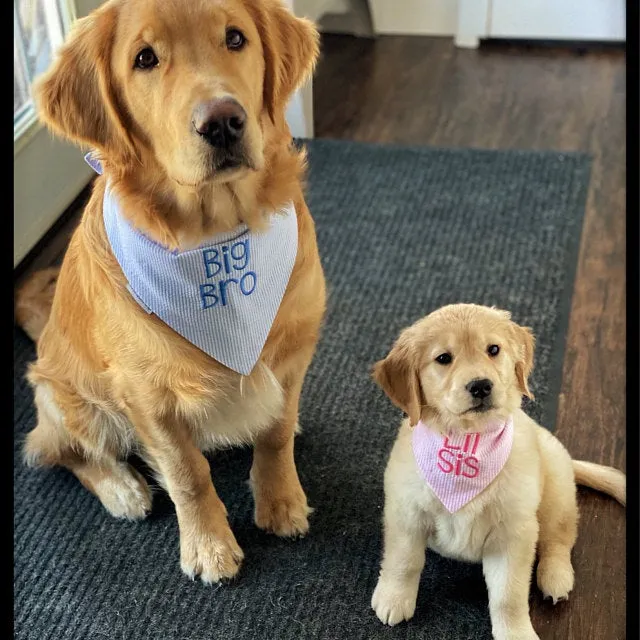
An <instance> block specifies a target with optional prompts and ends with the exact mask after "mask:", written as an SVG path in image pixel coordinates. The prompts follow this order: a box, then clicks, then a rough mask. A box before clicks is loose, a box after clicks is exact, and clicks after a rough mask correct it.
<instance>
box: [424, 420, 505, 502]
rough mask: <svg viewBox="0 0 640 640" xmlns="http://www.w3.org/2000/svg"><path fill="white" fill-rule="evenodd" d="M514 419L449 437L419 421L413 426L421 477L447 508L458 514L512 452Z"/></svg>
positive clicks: (449, 435) (490, 480) (486, 484)
mask: <svg viewBox="0 0 640 640" xmlns="http://www.w3.org/2000/svg"><path fill="white" fill-rule="evenodd" d="M512 444H513V419H512V418H509V419H508V420H507V421H506V422H499V423H496V424H492V425H489V427H488V428H487V429H486V430H484V431H483V432H482V433H463V432H458V433H454V432H451V433H449V434H448V435H446V436H443V435H442V434H441V433H438V432H437V431H436V430H434V429H431V428H430V427H429V425H428V424H425V423H424V422H422V421H420V422H418V424H417V425H416V426H415V428H414V429H413V434H412V445H413V453H414V456H415V459H416V463H417V465H418V469H419V470H420V473H421V475H422V477H423V478H424V479H425V481H426V482H427V484H428V485H429V487H431V490H432V491H433V492H434V493H435V494H436V496H437V497H438V499H439V500H440V502H442V504H443V505H444V506H445V508H446V509H447V511H449V512H450V513H455V512H456V511H458V509H461V508H462V507H464V505H466V504H467V503H468V502H471V500H473V499H474V498H475V497H476V496H477V495H478V494H480V493H481V492H482V491H484V489H486V488H487V487H488V486H489V485H490V484H491V482H492V481H493V479H494V478H495V477H496V476H497V475H498V474H499V473H500V471H501V470H502V468H503V467H504V465H505V463H506V462H507V460H508V458H509V454H510V453H511V446H512Z"/></svg>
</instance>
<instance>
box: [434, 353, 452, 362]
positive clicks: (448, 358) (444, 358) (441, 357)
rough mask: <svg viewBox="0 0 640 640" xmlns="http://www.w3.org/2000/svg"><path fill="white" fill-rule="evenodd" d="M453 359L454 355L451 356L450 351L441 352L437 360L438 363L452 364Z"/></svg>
mask: <svg viewBox="0 0 640 640" xmlns="http://www.w3.org/2000/svg"><path fill="white" fill-rule="evenodd" d="M452 360H453V357H452V356H451V354H450V353H441V354H440V355H439V356H438V357H437V358H436V362H437V363H438V364H451V361H452Z"/></svg>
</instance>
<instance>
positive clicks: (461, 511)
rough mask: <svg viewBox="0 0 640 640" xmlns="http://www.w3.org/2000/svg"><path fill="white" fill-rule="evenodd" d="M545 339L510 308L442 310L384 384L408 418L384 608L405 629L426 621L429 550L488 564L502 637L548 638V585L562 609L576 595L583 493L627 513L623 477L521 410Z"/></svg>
mask: <svg viewBox="0 0 640 640" xmlns="http://www.w3.org/2000/svg"><path fill="white" fill-rule="evenodd" d="M533 349H534V338H533V336H532V334H531V331H530V330H529V329H528V328H525V327H520V326H518V325H517V324H515V323H514V322H513V321H511V320H510V314H509V313H507V312H505V311H499V310H497V309H491V308H487V307H483V306H478V305H473V304H456V305H449V306H446V307H443V308H441V309H439V310H437V311H435V312H433V313H432V314H430V315H428V316H427V317H425V318H423V319H422V320H419V321H418V322H416V323H415V324H414V325H413V326H411V327H409V328H407V329H405V330H404V331H403V332H402V333H401V334H400V337H399V338H398V340H397V341H396V343H395V345H394V346H393V348H392V350H391V352H390V353H389V355H388V356H387V357H386V358H385V359H384V360H382V361H380V362H378V363H377V364H376V365H375V368H374V378H375V380H376V381H377V383H378V384H379V385H380V386H381V387H382V389H383V390H384V391H385V393H386V394H387V395H388V396H389V398H390V399H391V400H392V401H393V402H394V404H396V405H397V406H398V407H400V408H402V409H403V410H404V411H405V412H406V413H407V414H408V418H406V419H405V420H404V421H403V422H402V425H401V427H400V431H399V433H398V437H397V439H396V441H395V444H394V446H393V449H392V451H391V455H390V458H389V462H388V464H387V468H386V471H385V477H384V488H385V506H384V552H383V559H382V565H381V569H380V576H379V579H378V584H377V586H376V588H375V591H374V593H373V598H372V600H371V605H372V607H373V609H374V610H375V612H376V614H377V616H378V618H380V620H381V621H382V622H384V623H386V624H389V625H394V624H397V623H398V622H401V621H402V620H408V619H410V618H411V617H412V616H413V614H414V611H415V606H416V598H417V594H418V584H419V581H420V574H421V572H422V569H423V567H424V563H425V550H426V548H427V547H429V548H430V549H433V550H434V551H436V552H437V553H439V554H441V555H443V556H446V557H449V558H455V559H459V560H464V561H469V562H480V561H481V562H482V565H483V571H484V576H485V579H486V582H487V589H488V592H489V610H490V614H491V624H492V630H493V636H494V638H496V640H506V639H507V638H508V639H510V640H515V639H516V638H517V639H519V640H524V639H526V640H531V639H533V638H537V637H538V636H537V635H536V632H535V631H534V630H533V627H532V625H531V620H530V618H529V607H528V597H529V584H530V576H531V569H532V566H533V563H534V558H535V554H536V547H537V550H538V555H539V564H538V568H537V582H538V586H539V587H540V589H541V591H542V593H543V594H544V595H545V597H550V598H552V599H553V601H554V603H555V602H557V601H558V600H562V599H565V598H567V597H568V595H569V592H570V591H571V589H572V588H573V580H574V576H573V568H572V566H571V549H572V547H573V545H574V543H575V541H576V533H577V522H578V509H577V505H576V482H578V483H579V484H584V485H587V486H589V487H592V488H595V489H599V490H601V491H604V492H606V493H609V494H611V495H612V496H614V497H615V498H616V499H617V500H619V501H620V502H621V503H622V504H624V503H625V499H626V498H625V492H626V480H625V476H624V474H623V473H621V472H620V471H617V470H615V469H612V468H610V467H603V466H600V465H596V464H591V463H588V462H578V461H572V460H571V457H570V456H569V454H568V453H567V451H566V449H565V448H564V447H563V446H562V445H561V444H560V442H559V441H558V440H557V439H556V438H555V437H554V436H553V435H552V434H551V433H550V432H549V431H547V430H546V429H544V428H542V427H540V426H539V425H537V424H536V423H535V422H534V421H533V420H532V419H531V418H530V417H529V416H527V414H526V413H524V412H523V411H522V410H521V408H520V405H521V400H522V394H525V395H527V396H529V397H531V393H530V391H529V387H528V386H527V378H528V376H529V374H530V372H531V369H532V367H533Z"/></svg>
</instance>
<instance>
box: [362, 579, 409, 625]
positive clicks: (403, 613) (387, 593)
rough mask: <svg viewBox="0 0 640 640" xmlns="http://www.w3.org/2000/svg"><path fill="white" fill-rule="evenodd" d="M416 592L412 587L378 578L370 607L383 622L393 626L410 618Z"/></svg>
mask: <svg viewBox="0 0 640 640" xmlns="http://www.w3.org/2000/svg"><path fill="white" fill-rule="evenodd" d="M417 597H418V592H417V590H416V589H414V588H413V587H403V586H401V585H398V584H392V583H386V582H384V581H383V580H382V579H380V580H378V584H377V585H376V588H375V591H374V592H373V596H372V598H371V608H372V609H373V610H374V611H375V612H376V615H377V616H378V618H379V619H380V621H381V622H382V623H383V624H388V625H389V626H393V625H395V624H398V623H399V622H402V621H403V620H410V619H411V618H413V614H414V613H415V610H416V600H417Z"/></svg>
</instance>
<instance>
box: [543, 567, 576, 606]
mask: <svg viewBox="0 0 640 640" xmlns="http://www.w3.org/2000/svg"><path fill="white" fill-rule="evenodd" d="M536 575H537V581H538V588H539V589H540V591H542V595H543V596H544V597H545V599H546V598H551V599H552V600H553V604H557V603H558V602H559V601H560V600H567V599H568V598H569V593H570V592H571V590H572V589H573V580H574V574H573V567H572V566H571V560H570V559H569V558H564V557H560V556H558V555H556V556H545V557H543V558H541V559H540V562H539V563H538V569H537V571H536Z"/></svg>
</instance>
